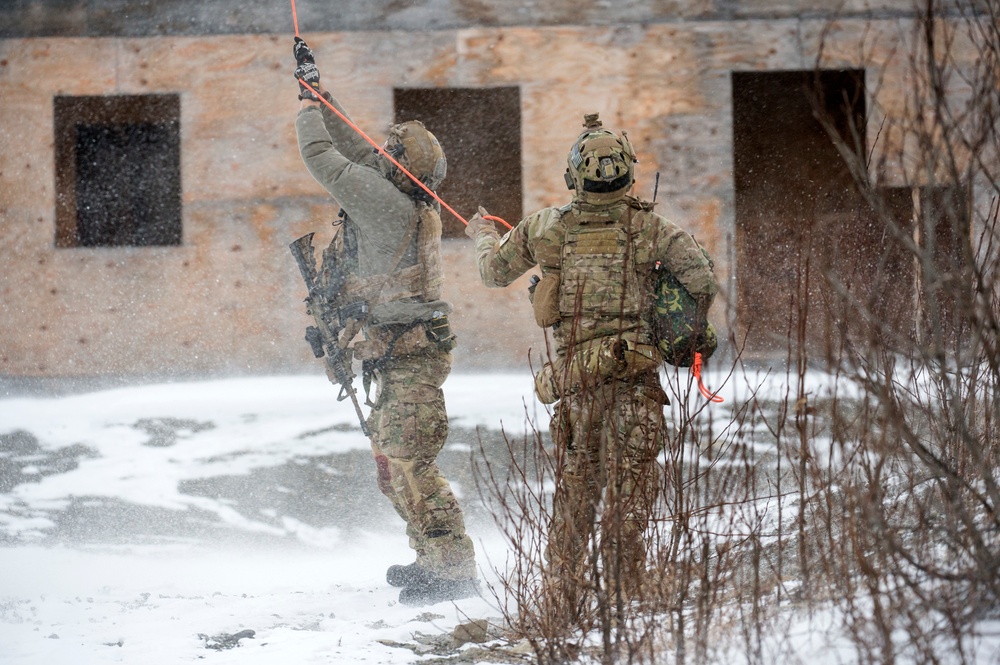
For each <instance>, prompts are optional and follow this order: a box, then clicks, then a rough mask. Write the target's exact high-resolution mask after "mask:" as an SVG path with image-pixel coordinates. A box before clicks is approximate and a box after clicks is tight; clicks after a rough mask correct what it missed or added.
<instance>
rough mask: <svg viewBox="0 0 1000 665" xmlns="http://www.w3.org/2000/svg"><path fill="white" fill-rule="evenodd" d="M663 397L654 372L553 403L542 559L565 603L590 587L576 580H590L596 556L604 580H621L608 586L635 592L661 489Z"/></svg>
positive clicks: (574, 600)
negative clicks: (552, 477) (551, 487)
mask: <svg viewBox="0 0 1000 665" xmlns="http://www.w3.org/2000/svg"><path fill="white" fill-rule="evenodd" d="M666 402H667V399H666V395H665V394H664V393H663V390H662V388H661V387H660V385H659V378H658V376H657V375H656V374H655V373H651V374H649V375H646V376H642V377H639V378H638V379H632V380H630V381H612V382H610V383H606V384H603V385H601V386H596V387H593V388H588V389H585V390H583V391H581V392H580V393H577V394H574V395H571V396H568V397H565V398H563V399H562V400H561V401H560V402H559V404H557V405H556V410H555V413H554V414H553V418H552V423H551V425H550V432H551V434H552V438H553V441H554V442H555V448H556V455H557V471H556V488H555V495H554V497H553V506H552V516H551V520H550V524H549V534H548V545H547V549H546V559H547V562H548V575H549V580H550V582H551V586H554V587H555V588H557V589H560V588H561V589H563V590H564V591H566V592H567V593H568V594H569V595H570V596H574V597H572V598H563V601H562V602H565V603H568V604H569V605H570V606H574V605H577V602H578V600H579V599H578V598H576V597H575V596H577V595H578V590H579V589H580V587H581V586H583V587H586V586H587V584H586V583H584V584H582V585H581V584H580V582H581V581H583V582H586V581H593V579H594V574H593V573H594V571H593V568H592V567H591V566H592V564H593V563H594V562H596V563H597V565H598V566H599V569H600V571H601V574H602V576H603V578H604V580H605V584H610V585H619V586H615V587H611V588H618V589H621V590H622V591H624V592H625V593H627V594H632V593H634V592H635V591H636V590H637V588H638V585H639V583H640V582H641V579H642V576H643V574H644V572H645V561H646V544H645V539H644V532H645V530H646V526H647V524H648V520H649V517H650V515H651V512H652V508H653V505H654V504H655V502H656V500H657V497H658V496H659V487H660V473H659V467H658V466H657V461H656V458H657V456H658V455H659V453H660V452H661V451H662V450H663V446H664V444H665V441H666V435H667V422H666V419H665V417H664V415H663V406H664V404H665V403H666ZM560 457H561V459H560ZM592 547H593V548H594V549H593V550H592V549H591V548H592ZM595 550H596V552H595ZM588 553H596V554H597V557H596V558H591V557H588ZM557 595H558V594H557ZM560 604H562V603H560Z"/></svg>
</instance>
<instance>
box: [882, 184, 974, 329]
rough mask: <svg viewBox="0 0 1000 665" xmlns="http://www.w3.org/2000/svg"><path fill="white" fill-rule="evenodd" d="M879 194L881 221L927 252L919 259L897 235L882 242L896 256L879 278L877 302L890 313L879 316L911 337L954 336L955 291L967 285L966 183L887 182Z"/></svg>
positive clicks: (966, 289) (956, 317) (958, 307)
mask: <svg viewBox="0 0 1000 665" xmlns="http://www.w3.org/2000/svg"><path fill="white" fill-rule="evenodd" d="M878 195H879V198H880V199H881V201H882V202H883V203H884V204H885V205H884V206H883V208H884V209H885V210H888V215H889V217H890V219H889V220H880V225H882V226H884V225H885V223H886V221H888V222H889V223H890V224H893V226H894V227H895V228H896V229H898V230H899V232H900V235H901V236H902V237H903V238H905V239H907V240H910V241H912V243H913V246H914V247H916V248H918V249H919V251H920V252H921V253H924V255H925V257H926V260H920V259H919V257H918V256H917V255H916V254H915V253H914V252H913V251H912V250H906V249H903V245H902V242H901V241H900V240H891V241H890V242H887V243H886V245H885V246H886V253H887V255H895V256H896V257H897V258H896V259H895V260H894V261H893V263H892V265H891V269H890V270H887V271H886V274H887V275H889V279H888V280H883V281H885V282H887V283H886V284H885V285H884V288H883V293H882V298H883V299H884V302H883V303H882V304H883V307H884V308H885V310H888V311H892V312H893V314H894V315H893V316H892V318H888V319H884V320H889V321H893V322H897V323H896V329H897V330H898V331H899V332H900V333H901V334H907V335H908V336H909V337H910V338H911V339H913V338H918V337H924V338H926V336H927V335H934V336H937V338H938V339H939V340H940V341H942V342H944V343H950V342H953V341H955V339H956V335H958V334H959V333H960V332H961V316H962V314H963V312H962V311H961V308H962V304H961V301H962V299H961V297H960V295H961V293H962V292H966V293H968V292H969V289H970V288H971V286H972V285H970V284H966V283H964V281H963V280H964V279H965V275H966V274H967V270H966V269H965V268H964V266H965V261H966V260H967V259H966V257H964V256H963V254H964V251H965V247H966V245H967V240H968V238H969V233H970V223H971V202H970V196H969V191H968V188H967V187H964V186H949V187H944V186H937V187H916V188H913V187H891V188H884V189H880V190H878ZM894 310H896V311H894ZM899 310H902V311H901V312H900V311H899ZM876 314H881V311H879V310H876Z"/></svg>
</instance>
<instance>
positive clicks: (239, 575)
mask: <svg viewBox="0 0 1000 665" xmlns="http://www.w3.org/2000/svg"><path fill="white" fill-rule="evenodd" d="M781 378H782V377H777V378H775V377H773V376H771V377H769V378H767V379H765V378H764V375H761V376H755V377H740V378H739V380H736V379H735V378H734V379H731V380H730V381H729V382H728V384H727V385H726V386H724V390H723V391H722V395H723V396H724V397H725V398H726V402H727V404H726V405H725V406H719V407H718V408H717V410H716V411H714V413H715V414H716V415H718V417H719V418H720V419H721V421H722V422H725V420H726V418H725V415H724V414H725V413H726V408H727V407H728V406H729V405H732V404H738V403H739V402H740V399H741V397H740V395H737V394H736V392H737V391H742V392H744V393H749V392H751V391H753V390H756V389H758V388H760V391H759V392H758V396H761V397H768V398H774V399H780V398H782V397H783V396H787V389H786V388H785V387H784V386H783V383H782V381H781ZM706 381H707V384H708V385H709V386H710V387H712V388H713V389H714V388H718V387H719V386H720V385H722V383H723V381H724V377H723V376H721V375H713V374H711V373H710V374H709V375H708V376H707V377H706ZM824 381H825V377H824V376H822V375H817V376H810V378H809V382H810V390H811V393H810V394H813V395H816V394H819V393H821V392H822V391H824V390H826V389H828V388H829V386H828V385H825V383H824ZM672 386H673V390H674V391H688V394H689V395H690V396H691V398H692V399H695V400H698V399H702V398H700V397H698V396H697V390H696V389H695V388H694V387H693V386H692V385H691V384H690V383H689V382H688V381H687V372H686V371H685V372H682V373H680V374H678V375H677V376H675V377H673V379H672ZM531 388H532V380H531V376H530V375H529V374H527V373H526V372H525V373H522V374H485V375H471V374H466V375H463V374H455V375H452V376H451V377H450V378H449V379H448V382H447V383H446V384H445V394H446V399H447V402H448V407H449V415H450V419H451V432H450V434H449V439H448V444H447V446H446V448H445V450H444V451H443V452H442V455H441V456H440V463H441V466H442V468H443V469H444V471H445V474H446V475H447V476H448V477H449V478H450V479H451V481H452V484H453V487H454V488H455V490H456V493H457V494H458V495H459V497H460V499H461V500H462V502H463V507H464V508H465V512H466V519H467V523H468V527H469V532H470V534H471V535H472V536H473V539H474V541H475V542H476V546H477V548H478V551H477V558H478V561H479V564H480V575H481V578H482V581H483V596H482V597H481V598H473V599H468V600H462V601H459V602H454V603H440V604H437V605H433V606H429V607H419V608H413V607H406V606H404V605H401V604H400V603H398V602H397V596H398V590H397V589H393V588H392V587H389V586H388V585H387V584H386V583H385V569H386V568H387V567H388V566H389V565H391V564H394V563H408V562H409V561H412V559H413V555H412V553H411V551H410V550H409V548H408V547H407V544H406V538H405V535H404V533H403V524H402V521H401V520H400V519H399V518H398V517H397V516H396V515H395V513H393V511H392V509H391V507H390V506H389V503H388V501H387V500H385V498H384V497H382V496H381V495H380V494H379V493H378V490H377V488H376V486H375V480H374V463H373V462H372V460H371V452H370V449H369V447H368V443H367V440H366V439H365V438H364V436H363V435H362V434H361V431H360V429H359V427H358V425H357V422H356V419H355V414H354V411H353V408H352V407H351V406H350V405H349V402H337V401H336V399H335V397H336V390H335V389H334V388H333V387H332V386H331V385H330V384H329V383H328V382H327V381H326V379H325V377H322V376H313V375H310V376H283V377H256V378H242V379H220V380H211V381H199V382H176V383H163V384H155V385H145V386H131V387H124V388H116V389H111V390H102V391H96V392H88V393H82V394H63V395H60V396H8V397H6V398H0V570H2V573H0V665H28V664H31V665H91V664H102V663H141V664H142V665H166V664H168V663H169V664H173V663H185V662H194V661H205V662H210V663H215V664H223V663H239V664H240V665H253V664H254V663H268V664H269V665H270V664H273V663H296V664H306V663H373V664H380V665H381V664H395V663H416V662H421V661H424V660H426V659H427V658H428V657H431V656H439V657H450V656H453V655H455V654H456V653H458V651H459V650H462V649H466V650H467V649H478V648H480V647H477V646H475V645H473V644H464V645H463V644H461V640H454V639H453V638H452V635H453V633H454V632H455V631H456V630H459V631H461V630H462V627H463V626H467V625H469V624H470V622H473V621H476V620H487V621H489V622H491V623H493V624H499V623H500V617H501V612H500V609H499V607H498V602H497V600H496V599H495V598H494V597H493V595H492V592H491V585H492V586H493V587H494V588H495V584H496V581H497V572H496V568H497V567H499V566H502V565H504V562H505V561H507V558H508V554H509V552H508V548H507V545H506V543H505V542H504V540H503V538H502V537H501V535H500V533H499V530H498V529H497V527H496V525H495V524H494V523H493V518H492V516H491V515H490V514H489V512H488V509H487V507H486V504H485V503H484V502H483V501H482V499H481V497H480V494H479V490H478V489H477V486H476V479H475V474H474V473H473V471H472V467H473V464H472V460H473V457H475V456H483V455H485V456H487V457H490V456H492V460H493V461H494V462H496V461H500V462H502V461H503V459H504V456H505V455H507V454H508V453H507V449H506V446H505V444H504V442H503V437H502V436H500V432H501V426H502V428H503V432H505V433H506V434H507V435H508V436H514V437H516V436H519V435H524V434H526V433H528V432H530V431H531V430H532V429H537V430H539V431H545V430H546V428H547V425H548V415H547V414H546V412H545V410H544V409H543V408H542V407H540V406H538V405H537V403H536V402H535V401H534V399H533V396H532V393H531ZM673 408H674V409H676V408H677V400H675V405H674V407H673ZM712 408H713V409H716V407H712ZM998 625H1000V624H998V622H996V621H988V622H986V624H985V625H983V626H982V627H981V628H982V629H983V631H982V632H981V633H980V634H979V636H978V637H977V638H976V643H975V644H973V645H972V646H971V647H970V653H972V654H975V657H973V658H972V660H971V661H970V662H976V663H983V664H989V665H996V664H997V663H1000V635H998V633H1000V628H998ZM773 628H775V629H778V628H780V630H777V631H776V632H775V633H774V635H773V636H772V637H771V638H770V639H769V640H768V642H767V643H766V644H763V645H761V654H773V655H774V656H775V659H774V661H773V662H788V663H793V662H810V663H813V664H814V665H821V664H822V665H825V664H827V663H831V664H832V663H850V662H857V653H856V651H855V649H854V648H853V645H852V644H851V643H850V641H848V640H846V639H845V635H844V633H843V632H842V630H841V628H840V622H839V617H838V616H837V614H836V612H833V611H831V612H812V613H808V614H803V613H801V612H798V611H790V612H789V613H788V615H787V616H782V617H778V618H777V621H776V623H775V625H774V626H773ZM250 631H252V632H250ZM487 648H488V646H487ZM737 651H738V649H737ZM465 655H470V654H465ZM730 655H731V656H732V658H730V660H729V662H732V663H739V662H766V660H767V657H766V656H763V658H764V660H763V661H760V660H756V661H755V660H754V659H753V658H751V657H750V656H749V655H747V654H741V653H733V652H730ZM761 657H762V656H761V655H760V654H758V658H761ZM477 659H478V660H479V662H494V661H491V660H490V659H489V658H483V656H482V655H480V656H478V657H477ZM439 662H440V661H439ZM495 662H500V661H499V660H497V661H495Z"/></svg>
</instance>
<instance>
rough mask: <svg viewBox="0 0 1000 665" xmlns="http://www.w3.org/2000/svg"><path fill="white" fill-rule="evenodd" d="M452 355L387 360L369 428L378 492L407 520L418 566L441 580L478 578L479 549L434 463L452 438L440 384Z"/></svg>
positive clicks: (378, 373) (428, 353) (431, 351)
mask: <svg viewBox="0 0 1000 665" xmlns="http://www.w3.org/2000/svg"><path fill="white" fill-rule="evenodd" d="M450 371H451V354H450V353H448V352H445V351H441V350H439V349H437V348H436V347H435V346H429V347H428V348H427V349H426V350H425V351H422V352H420V353H415V354H411V355H406V356H403V357H401V358H392V357H390V358H389V359H387V360H386V361H385V362H384V363H383V365H382V366H381V368H380V369H379V370H377V371H376V374H375V379H376V383H377V385H378V395H377V397H376V402H375V407H374V408H373V409H372V412H371V414H370V416H369V420H368V424H369V427H370V428H371V431H372V451H373V452H374V453H375V463H376V467H377V470H378V487H379V490H381V492H382V493H383V494H384V495H385V496H387V497H388V498H389V500H390V501H391V502H392V506H393V508H395V510H396V512H397V513H398V514H399V516H400V517H402V518H403V520H404V521H405V522H406V534H407V536H409V539H410V547H411V548H413V549H414V550H415V551H416V553H417V564H418V565H420V566H421V567H422V568H425V569H426V570H429V571H431V572H433V573H435V574H437V575H439V576H441V577H444V578H447V579H455V580H468V579H474V578H475V577H476V563H475V551H474V548H473V544H472V540H471V539H470V538H469V536H468V535H467V534H466V532H465V520H464V518H463V516H462V510H461V508H460V507H459V504H458V501H457V500H456V499H455V495H454V494H453V493H452V491H451V487H450V486H449V484H448V481H447V480H446V479H445V478H444V476H443V475H442V474H441V470H440V469H439V468H438V465H437V462H436V461H435V460H436V458H437V455H438V453H439V452H441V449H442V448H443V447H444V443H445V439H446V438H447V437H448V414H447V412H446V410H445V403H444V394H443V392H442V391H441V386H442V385H443V384H444V381H445V379H446V378H447V376H448V374H449V372H450Z"/></svg>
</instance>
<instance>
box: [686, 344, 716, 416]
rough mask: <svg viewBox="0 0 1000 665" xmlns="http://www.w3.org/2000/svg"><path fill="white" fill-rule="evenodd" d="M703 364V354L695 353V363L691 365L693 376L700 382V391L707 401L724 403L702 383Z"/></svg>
mask: <svg viewBox="0 0 1000 665" xmlns="http://www.w3.org/2000/svg"><path fill="white" fill-rule="evenodd" d="M701 364H702V360H701V354H700V353H698V352H697V351H695V353H694V362H693V363H691V375H692V376H693V377H694V378H695V379H696V380H697V381H698V390H699V391H700V392H701V394H702V395H703V396H704V397H705V399H707V400H708V401H710V402H715V403H717V404H718V403H719V402H722V401H723V399H722V398H721V397H719V396H718V395H716V394H715V393H713V392H712V391H710V390H709V389H708V388H706V387H705V384H704V383H702V382H701Z"/></svg>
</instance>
